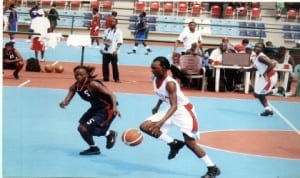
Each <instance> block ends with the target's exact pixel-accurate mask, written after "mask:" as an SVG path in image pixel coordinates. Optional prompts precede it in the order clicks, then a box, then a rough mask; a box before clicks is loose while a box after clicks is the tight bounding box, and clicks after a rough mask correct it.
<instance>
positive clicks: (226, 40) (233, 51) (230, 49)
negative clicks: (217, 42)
mask: <svg viewBox="0 0 300 178" xmlns="http://www.w3.org/2000/svg"><path fill="white" fill-rule="evenodd" d="M222 43H226V44H227V49H228V50H229V51H231V52H232V53H236V50H235V48H234V45H233V44H231V43H230V42H229V38H227V37H224V38H222Z"/></svg>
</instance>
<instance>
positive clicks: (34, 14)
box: [25, 1, 40, 43]
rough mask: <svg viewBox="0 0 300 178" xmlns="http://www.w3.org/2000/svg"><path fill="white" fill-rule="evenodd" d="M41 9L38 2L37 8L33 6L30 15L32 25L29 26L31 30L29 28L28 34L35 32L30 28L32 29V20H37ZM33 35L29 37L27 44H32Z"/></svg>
mask: <svg viewBox="0 0 300 178" xmlns="http://www.w3.org/2000/svg"><path fill="white" fill-rule="evenodd" d="M39 9H40V2H38V1H37V2H36V4H35V6H33V7H32V8H31V9H30V10H29V15H30V18H31V21H30V24H29V28H28V32H29V33H32V32H33V30H32V29H31V28H30V27H31V23H32V20H33V19H34V18H36V17H37V16H38V13H37V12H38V10H39ZM31 36H32V35H31V34H29V35H28V39H27V40H26V41H25V42H28V43H30V42H31Z"/></svg>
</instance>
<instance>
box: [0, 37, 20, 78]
mask: <svg viewBox="0 0 300 178" xmlns="http://www.w3.org/2000/svg"><path fill="white" fill-rule="evenodd" d="M2 55H3V56H2V58H3V69H11V70H15V71H14V73H13V75H14V77H15V79H19V72H20V71H21V69H22V68H23V66H24V62H23V58H22V56H21V54H20V53H19V51H18V50H17V49H15V48H14V42H8V43H6V44H5V47H4V48H3V53H2Z"/></svg>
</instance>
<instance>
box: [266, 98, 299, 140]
mask: <svg viewBox="0 0 300 178" xmlns="http://www.w3.org/2000/svg"><path fill="white" fill-rule="evenodd" d="M269 105H270V106H271V107H272V109H273V110H274V111H275V112H276V114H278V116H279V117H280V118H281V119H282V120H283V121H284V122H285V123H286V124H287V125H288V126H290V127H291V128H292V129H293V130H294V131H295V132H296V133H297V134H298V135H299V136H300V131H299V130H298V129H297V128H296V127H295V126H294V125H293V124H292V123H291V122H290V121H289V120H288V119H287V118H286V117H285V116H284V115H282V114H281V113H280V112H279V111H278V110H277V109H276V108H275V107H274V106H273V105H271V103H269Z"/></svg>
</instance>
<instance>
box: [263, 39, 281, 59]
mask: <svg viewBox="0 0 300 178" xmlns="http://www.w3.org/2000/svg"><path fill="white" fill-rule="evenodd" d="M277 52H278V51H277V49H276V47H275V46H274V45H273V43H272V41H267V42H266V45H265V50H264V53H265V55H267V56H268V57H269V58H271V59H274V57H275V56H276V54H277Z"/></svg>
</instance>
